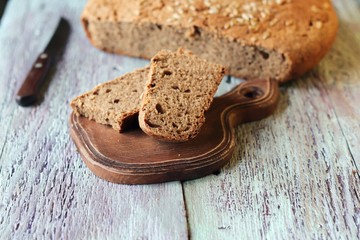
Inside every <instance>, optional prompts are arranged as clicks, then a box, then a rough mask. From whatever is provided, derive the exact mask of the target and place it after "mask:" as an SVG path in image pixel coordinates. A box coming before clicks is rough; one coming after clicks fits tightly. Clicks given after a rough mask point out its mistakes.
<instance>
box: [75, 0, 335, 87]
mask: <svg viewBox="0 0 360 240" xmlns="http://www.w3.org/2000/svg"><path fill="white" fill-rule="evenodd" d="M331 2H332V1H331V0H295V1H294V0H196V1H195V0H181V1H174V0H131V1H129V0H89V1H88V3H87V5H86V7H85V9H84V11H83V14H82V23H83V26H84V29H85V32H86V34H87V36H88V38H89V39H90V41H91V43H92V44H93V45H95V46H96V47H98V48H100V49H103V50H105V51H108V52H113V53H119V54H125V55H130V56H135V57H143V58H151V57H152V56H154V55H155V54H156V53H157V52H158V51H159V50H161V49H164V48H165V49H170V50H176V49H177V48H179V47H184V48H186V49H189V50H191V51H192V52H193V53H195V54H197V55H198V56H200V57H202V58H204V59H207V60H208V61H211V62H215V63H219V64H222V65H224V66H226V67H227V69H228V70H229V74H230V75H233V76H236V77H240V78H244V79H258V78H272V79H276V80H278V81H280V82H284V81H287V80H290V79H292V78H294V77H297V76H300V75H302V74H303V73H304V72H306V71H308V70H309V69H311V68H312V67H314V66H315V65H316V64H317V63H318V62H319V61H320V60H321V59H322V58H323V57H324V55H325V53H326V52H327V51H328V50H329V49H330V47H331V45H332V43H333V42H334V39H335V36H336V32H337V28H338V19H337V17H336V12H335V10H334V8H333V6H332V4H331Z"/></svg>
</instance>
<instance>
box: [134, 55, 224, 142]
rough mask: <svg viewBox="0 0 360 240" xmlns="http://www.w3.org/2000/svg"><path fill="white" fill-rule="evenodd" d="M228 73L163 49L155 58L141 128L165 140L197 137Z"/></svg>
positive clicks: (144, 101) (196, 58)
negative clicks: (207, 111)
mask: <svg viewBox="0 0 360 240" xmlns="http://www.w3.org/2000/svg"><path fill="white" fill-rule="evenodd" d="M224 73H225V69H224V67H222V66H220V65H218V64H213V63H209V62H207V61H206V60H203V59H201V58H199V57H197V56H195V55H193V54H192V53H191V52H188V51H185V50H183V49H179V50H178V51H177V52H171V51H168V50H162V51H160V52H159V53H158V54H156V55H155V56H154V57H153V58H152V59H151V64H150V74H149V79H148V81H147V84H146V87H145V91H144V95H143V98H142V102H141V107H140V112H139V125H140V127H141V129H142V130H143V131H144V132H145V133H146V134H148V135H150V136H154V137H156V138H159V139H161V140H165V141H176V142H182V141H186V140H189V139H191V138H194V137H195V136H196V135H197V134H198V133H199V130H200V128H201V126H202V125H203V123H204V121H205V115H204V114H205V112H206V110H207V109H208V108H209V107H210V104H211V102H212V100H213V96H214V94H215V92H216V90H217V88H218V85H219V84H220V82H221V80H222V78H223V76H224Z"/></svg>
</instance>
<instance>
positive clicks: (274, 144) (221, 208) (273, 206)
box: [184, 1, 360, 239]
mask: <svg viewBox="0 0 360 240" xmlns="http://www.w3.org/2000/svg"><path fill="white" fill-rule="evenodd" d="M345 2H346V3H345ZM335 3H336V6H337V8H338V9H339V8H340V9H341V11H343V12H342V14H340V17H341V18H342V17H343V15H344V16H345V15H346V14H347V11H350V10H349V9H351V11H352V13H351V14H350V13H349V14H348V17H347V19H344V18H342V20H341V22H342V23H341V24H342V27H341V30H340V32H339V36H338V39H337V41H336V44H335V46H334V48H333V49H332V51H331V52H330V54H328V55H327V56H326V58H325V59H324V61H322V63H321V64H320V65H319V66H318V67H317V68H316V69H315V70H314V71H312V72H310V73H309V74H307V75H306V76H304V77H303V78H301V79H298V80H297V81H296V82H293V83H290V84H288V85H286V86H284V87H283V89H282V100H281V102H280V106H279V109H278V111H277V113H276V114H275V115H273V116H272V117H270V118H268V119H266V120H263V121H260V122H257V123H249V124H245V125H243V126H241V127H239V129H238V131H237V149H236V151H235V155H234V157H233V158H232V160H231V163H230V164H229V165H228V166H227V167H225V168H224V169H222V171H221V173H220V174H219V175H218V176H216V175H212V176H209V177H207V178H203V179H200V180H195V181H189V182H186V183H185V184H184V193H185V199H186V207H187V211H188V220H189V227H190V229H189V230H190V236H191V237H192V238H193V239H239V238H240V239H248V238H250V239H260V238H268V239H314V238H315V239H325V238H331V239H357V238H360V221H359V220H360V200H359V196H360V178H359V172H358V168H357V165H358V162H359V157H358V156H359V155H358V151H359V150H358V149H359V148H358V146H359V140H358V139H359V132H360V128H359V119H360V117H359V114H358V113H359V108H358V107H357V106H358V103H359V102H360V101H359V96H360V90H359V84H360V74H359V67H360V63H359V57H358V56H359V46H360V41H359V37H358V33H359V31H357V32H356V31H354V29H359V27H360V21H355V20H354V18H351V17H349V16H353V17H354V16H356V18H358V16H359V15H356V13H357V11H358V9H356V8H357V7H358V6H359V5H358V3H355V2H354V1H336V2H335ZM349 20H350V24H349V22H348V21H349ZM349 25H350V26H349Z"/></svg>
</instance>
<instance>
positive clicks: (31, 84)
mask: <svg viewBox="0 0 360 240" xmlns="http://www.w3.org/2000/svg"><path fill="white" fill-rule="evenodd" d="M69 33H70V24H69V22H68V21H67V20H66V19H65V18H61V19H60V21H59V24H58V26H57V28H56V30H55V32H54V34H53V36H52V37H51V39H50V42H49V43H48V45H47V46H46V48H45V50H44V51H43V52H42V53H40V54H39V56H38V57H37V59H36V61H35V62H34V64H33V66H32V68H31V70H30V71H29V73H28V75H27V77H26V78H25V80H24V82H23V84H22V86H21V87H20V89H19V91H18V93H17V95H16V102H17V103H18V104H19V105H20V106H23V107H26V106H30V105H32V104H34V103H35V102H36V101H37V100H38V95H39V91H40V89H41V87H42V85H43V84H44V81H45V79H46V76H47V74H48V72H49V70H50V69H51V67H52V66H54V65H55V64H56V63H57V62H58V60H59V59H60V57H61V53H62V50H63V49H64V47H65V45H66V42H67V39H68V36H69Z"/></svg>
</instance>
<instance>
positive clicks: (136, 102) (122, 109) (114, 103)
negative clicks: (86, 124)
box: [70, 68, 149, 132]
mask: <svg viewBox="0 0 360 240" xmlns="http://www.w3.org/2000/svg"><path fill="white" fill-rule="evenodd" d="M148 74H149V68H143V69H139V70H136V71H134V72H132V73H128V74H125V75H124V76H121V77H119V78H116V79H114V80H112V81H109V82H106V83H103V84H100V85H98V86H96V87H95V88H94V89H93V90H91V91H89V92H87V93H85V94H83V95H81V96H78V97H76V98H75V99H74V100H73V101H72V102H71V104H70V105H71V107H72V109H73V110H74V112H75V114H77V115H81V116H84V117H87V118H89V119H91V120H95V121H96V122H97V123H101V124H106V125H110V126H112V127H113V128H114V129H116V130H119V132H123V131H124V130H126V128H127V127H128V126H130V125H133V124H134V122H135V123H136V122H137V116H138V113H139V107H140V98H141V94H142V93H143V90H144V86H145V83H146V80H147V78H148Z"/></svg>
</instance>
